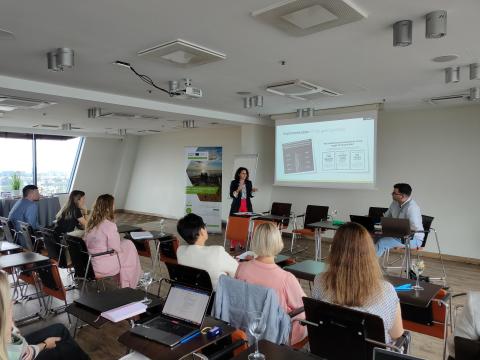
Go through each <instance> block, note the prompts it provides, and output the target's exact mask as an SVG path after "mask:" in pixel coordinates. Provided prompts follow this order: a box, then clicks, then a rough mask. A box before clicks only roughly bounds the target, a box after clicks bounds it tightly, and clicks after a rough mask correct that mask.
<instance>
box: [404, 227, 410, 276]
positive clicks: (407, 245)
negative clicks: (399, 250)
mask: <svg viewBox="0 0 480 360" xmlns="http://www.w3.org/2000/svg"><path fill="white" fill-rule="evenodd" d="M410 255H411V252H410V236H408V237H407V238H406V239H405V268H406V271H407V275H406V278H407V279H408V278H410V267H411V256H410Z"/></svg>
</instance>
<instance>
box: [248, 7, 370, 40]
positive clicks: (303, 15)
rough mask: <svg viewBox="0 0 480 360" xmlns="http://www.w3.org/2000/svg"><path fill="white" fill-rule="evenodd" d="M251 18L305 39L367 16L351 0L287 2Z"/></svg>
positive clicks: (265, 9) (263, 10)
mask: <svg viewBox="0 0 480 360" xmlns="http://www.w3.org/2000/svg"><path fill="white" fill-rule="evenodd" d="M252 16H253V17H255V18H257V19H259V20H261V21H263V22H265V23H267V24H270V25H272V26H275V27H277V28H279V29H281V30H283V31H285V32H287V33H289V34H290V35H294V36H305V35H309V34H313V33H315V32H318V31H322V30H326V29H330V28H333V27H337V26H341V25H345V24H349V23H352V22H355V21H358V20H362V19H364V18H366V17H367V14H366V13H364V12H363V11H361V10H360V9H359V8H358V7H357V6H356V5H355V4H353V3H352V2H351V1H349V0H284V1H281V2H278V3H276V4H273V5H269V6H267V7H265V8H263V9H260V10H256V11H253V12H252Z"/></svg>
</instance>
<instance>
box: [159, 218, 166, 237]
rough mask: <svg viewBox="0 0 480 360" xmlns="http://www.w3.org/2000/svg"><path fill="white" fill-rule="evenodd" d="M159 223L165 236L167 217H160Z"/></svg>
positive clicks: (161, 232)
mask: <svg viewBox="0 0 480 360" xmlns="http://www.w3.org/2000/svg"><path fill="white" fill-rule="evenodd" d="M159 225H160V226H159V230H160V234H161V235H162V236H163V235H164V234H165V219H163V218H162V219H160V223H159Z"/></svg>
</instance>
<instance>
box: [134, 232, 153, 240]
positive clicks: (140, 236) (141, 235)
mask: <svg viewBox="0 0 480 360" xmlns="http://www.w3.org/2000/svg"><path fill="white" fill-rule="evenodd" d="M130 237H131V238H132V239H133V240H146V239H153V234H152V233H151V232H150V231H131V232H130Z"/></svg>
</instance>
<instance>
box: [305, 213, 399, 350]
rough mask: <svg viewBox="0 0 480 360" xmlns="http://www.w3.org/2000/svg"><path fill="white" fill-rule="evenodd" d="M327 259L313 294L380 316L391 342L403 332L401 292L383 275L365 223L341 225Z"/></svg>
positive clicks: (319, 298)
mask: <svg viewBox="0 0 480 360" xmlns="http://www.w3.org/2000/svg"><path fill="white" fill-rule="evenodd" d="M327 263H328V268H327V271H325V272H324V273H322V274H319V275H317V276H316V277H315V281H314V287H313V290H312V297H313V298H315V299H318V300H322V301H325V302H330V303H333V304H337V305H341V306H346V307H349V308H353V309H355V310H360V311H364V312H368V313H371V314H374V315H378V316H380V317H381V318H382V319H383V325H384V328H385V340H386V341H387V342H391V341H392V340H395V339H397V338H399V337H400V336H401V335H402V334H403V325H402V314H401V310H400V302H399V299H398V295H397V293H396V292H395V288H394V287H393V285H392V284H390V283H389V282H387V281H385V280H384V279H383V274H382V270H381V269H380V265H379V263H378V259H377V256H376V254H375V247H374V245H373V240H372V237H371V236H370V234H369V233H368V231H367V230H366V229H365V228H364V227H363V226H362V225H360V224H357V223H352V222H349V223H346V224H344V225H342V226H340V228H339V229H338V230H337V232H336V233H335V236H334V237H333V243H332V248H331V249H330V254H329V255H328V258H327Z"/></svg>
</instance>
